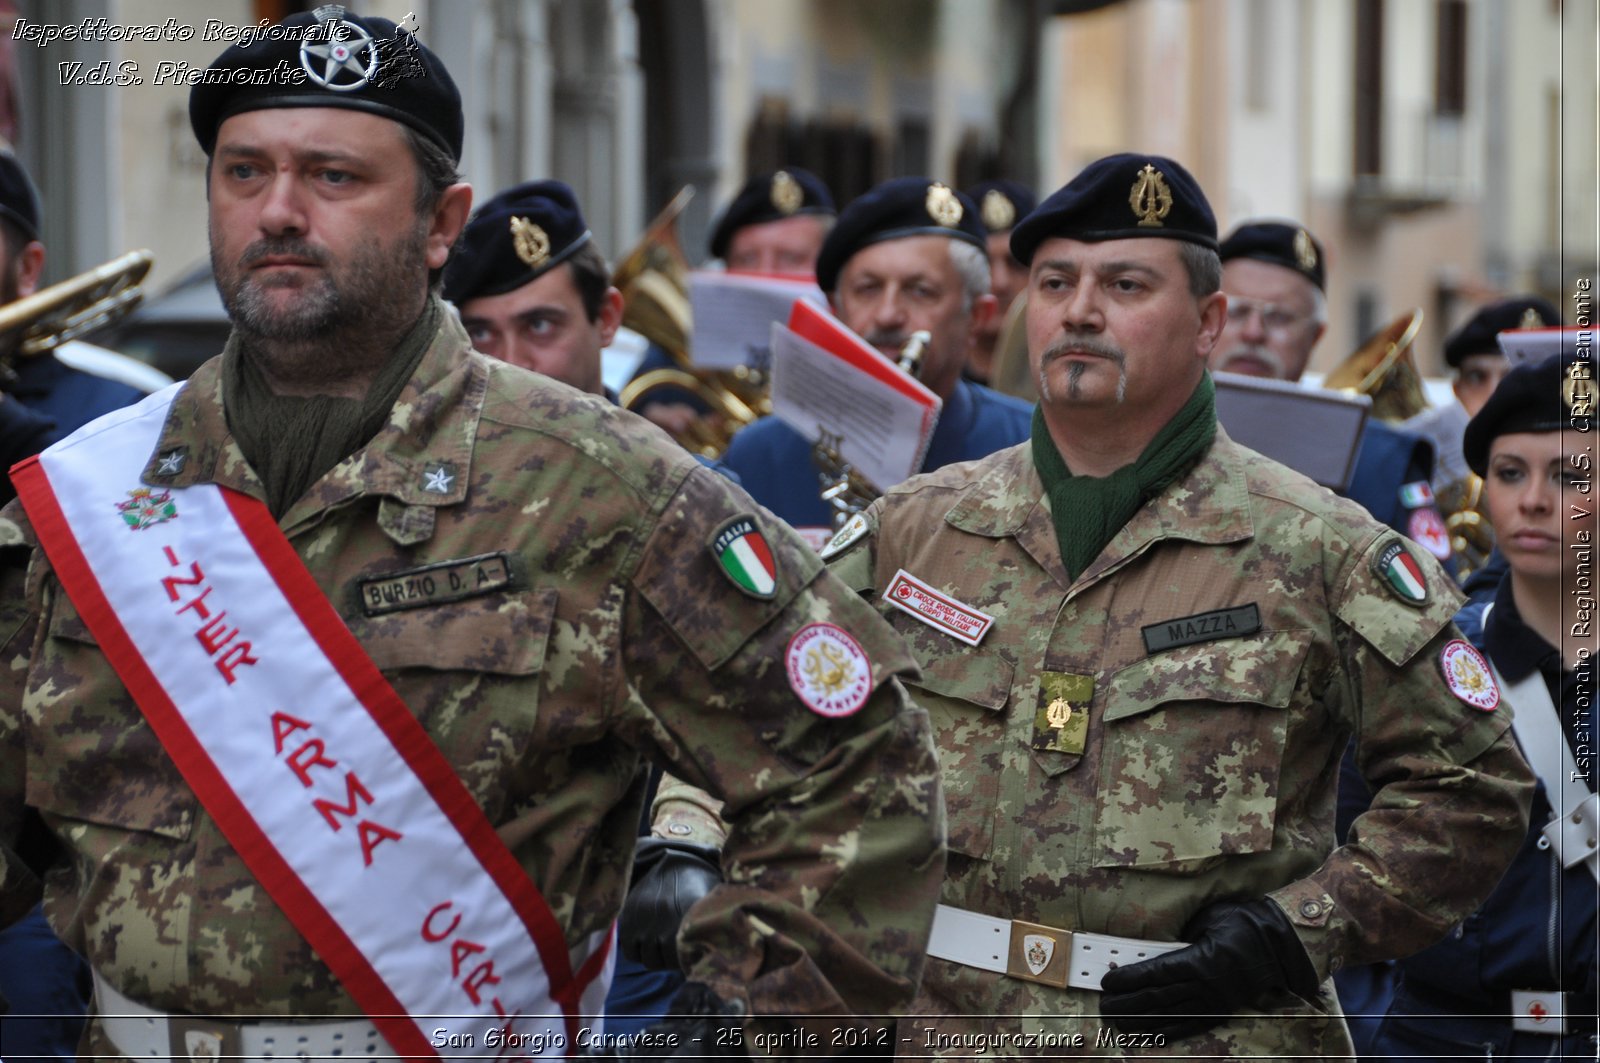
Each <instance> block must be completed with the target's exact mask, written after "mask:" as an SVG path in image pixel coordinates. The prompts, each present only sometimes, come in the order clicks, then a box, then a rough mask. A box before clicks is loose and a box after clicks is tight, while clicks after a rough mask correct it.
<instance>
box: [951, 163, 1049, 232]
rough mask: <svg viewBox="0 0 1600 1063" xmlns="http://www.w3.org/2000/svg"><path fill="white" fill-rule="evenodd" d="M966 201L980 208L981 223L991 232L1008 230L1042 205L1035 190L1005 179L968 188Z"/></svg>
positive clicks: (980, 182) (991, 179)
mask: <svg viewBox="0 0 1600 1063" xmlns="http://www.w3.org/2000/svg"><path fill="white" fill-rule="evenodd" d="M967 198H968V199H970V200H972V201H973V202H974V203H976V204H977V205H978V220H979V221H981V222H983V227H984V228H985V229H988V230H989V232H990V233H1003V232H1007V231H1009V230H1010V229H1011V227H1012V226H1014V225H1016V224H1017V222H1019V221H1021V220H1022V219H1023V218H1025V217H1027V216H1028V214H1029V213H1031V212H1032V210H1033V208H1034V207H1036V206H1038V204H1039V197H1038V196H1036V195H1034V194H1033V189H1031V188H1029V187H1028V186H1027V185H1025V184H1021V183H1019V182H1017V181H1008V180H1006V179H1005V178H1004V177H991V178H990V179H989V180H987V181H979V182H978V183H977V184H975V185H973V186H972V187H971V188H969V189H967Z"/></svg>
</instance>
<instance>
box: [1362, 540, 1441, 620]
mask: <svg viewBox="0 0 1600 1063" xmlns="http://www.w3.org/2000/svg"><path fill="white" fill-rule="evenodd" d="M1372 571H1373V572H1375V573H1377V575H1378V578H1379V579H1380V580H1382V581H1383V585H1384V587H1386V588H1387V589H1388V591H1389V593H1390V594H1392V595H1394V596H1395V597H1396V598H1399V599H1400V600H1401V601H1402V602H1405V603H1406V604H1407V605H1415V606H1419V607H1420V606H1422V605H1423V604H1425V603H1426V602H1427V600H1428V584H1427V581H1426V580H1424V579H1423V578H1422V566H1420V565H1418V564H1417V559H1416V558H1414V557H1412V556H1411V554H1410V552H1408V551H1407V550H1406V548H1405V547H1404V546H1402V545H1400V541H1399V540H1398V539H1396V540H1393V541H1391V542H1390V543H1389V545H1387V546H1385V547H1384V548H1383V549H1382V550H1380V551H1378V553H1377V555H1376V556H1375V557H1373V559H1372Z"/></svg>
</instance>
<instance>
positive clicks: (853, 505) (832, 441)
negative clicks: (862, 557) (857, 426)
mask: <svg viewBox="0 0 1600 1063" xmlns="http://www.w3.org/2000/svg"><path fill="white" fill-rule="evenodd" d="M932 339H933V336H932V335H931V334H930V333H928V332H927V331H926V330H922V329H919V330H917V331H916V332H913V333H912V334H911V336H910V338H909V339H907V340H906V342H905V346H903V347H901V348H900V359H899V362H898V364H899V366H900V371H901V372H903V373H906V374H908V375H909V376H911V377H912V378H914V379H918V378H920V377H921V373H922V352H923V351H924V350H925V349H926V348H927V346H928V343H929V342H930V341H931V340H932ZM843 445H844V438H843V437H842V436H839V435H835V434H832V433H829V432H826V431H824V432H823V433H822V437H821V438H820V439H818V440H817V441H816V442H815V443H813V444H812V445H811V461H812V464H814V465H816V467H817V480H818V482H819V483H820V486H821V493H822V500H823V501H824V502H826V503H828V506H829V508H830V509H831V510H832V514H831V515H832V517H833V530H834V531H835V532H837V531H839V530H840V529H841V528H843V527H844V525H845V522H846V521H848V520H849V519H850V518H851V517H853V516H855V515H856V514H857V513H860V512H861V511H862V510H863V509H866V508H867V506H869V505H870V504H871V503H872V500H873V499H875V498H877V497H878V496H879V495H881V494H883V489H882V488H880V487H878V486H876V485H875V484H873V483H871V482H870V481H869V480H868V479H867V478H866V477H865V476H863V475H861V473H860V472H859V471H858V470H857V469H856V468H855V466H853V465H851V464H850V463H849V462H848V461H846V460H845V459H844V456H843V455H842V454H840V453H839V450H840V448H841V447H842V446H843Z"/></svg>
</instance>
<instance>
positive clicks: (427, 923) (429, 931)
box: [422, 901, 461, 941]
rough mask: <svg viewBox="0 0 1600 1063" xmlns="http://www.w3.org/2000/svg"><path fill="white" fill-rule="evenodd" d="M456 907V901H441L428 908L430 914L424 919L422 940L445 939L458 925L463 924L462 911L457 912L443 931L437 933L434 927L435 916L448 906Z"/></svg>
mask: <svg viewBox="0 0 1600 1063" xmlns="http://www.w3.org/2000/svg"><path fill="white" fill-rule="evenodd" d="M454 907H455V902H454V901H440V902H439V903H438V904H436V905H434V906H433V907H432V908H430V909H429V910H428V914H427V915H426V916H425V917H424V918H423V920H422V940H424V941H443V940H444V939H445V938H447V937H449V936H450V935H451V934H454V933H455V932H456V927H458V926H460V925H461V913H460V912H457V913H456V915H455V917H454V918H453V919H451V920H450V925H449V926H447V927H445V928H444V930H443V931H442V932H439V933H435V932H434V929H433V917H434V916H436V915H438V914H439V913H440V912H442V911H445V910H446V909H448V908H454Z"/></svg>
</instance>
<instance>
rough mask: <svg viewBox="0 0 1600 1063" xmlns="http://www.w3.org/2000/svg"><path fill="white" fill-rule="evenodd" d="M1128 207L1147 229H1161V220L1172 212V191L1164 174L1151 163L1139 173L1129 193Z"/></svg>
mask: <svg viewBox="0 0 1600 1063" xmlns="http://www.w3.org/2000/svg"><path fill="white" fill-rule="evenodd" d="M1128 206H1130V207H1132V208H1133V213H1134V214H1135V215H1137V216H1138V218H1139V225H1140V226H1141V227H1145V228H1151V229H1159V228H1161V219H1162V218H1165V217H1166V216H1167V215H1168V214H1169V213H1170V212H1171V211H1172V189H1171V188H1169V187H1168V186H1167V179H1166V177H1165V176H1164V175H1163V174H1162V172H1161V171H1160V170H1158V169H1156V168H1155V167H1154V166H1152V165H1150V164H1149V163H1145V164H1144V169H1142V170H1140V171H1139V176H1138V178H1137V179H1136V180H1135V181H1134V182H1133V188H1132V189H1131V190H1130V191H1129V192H1128Z"/></svg>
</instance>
